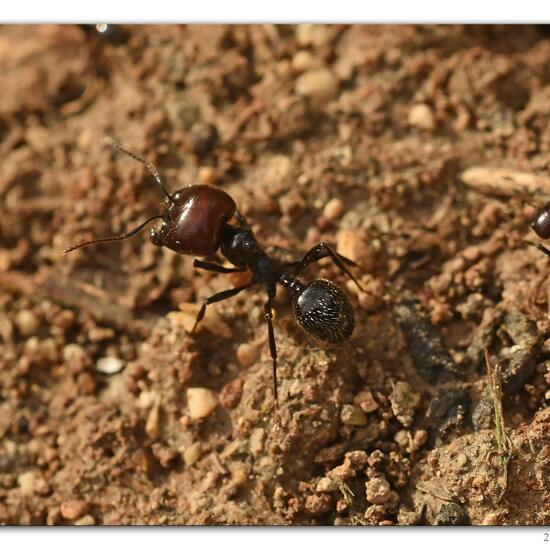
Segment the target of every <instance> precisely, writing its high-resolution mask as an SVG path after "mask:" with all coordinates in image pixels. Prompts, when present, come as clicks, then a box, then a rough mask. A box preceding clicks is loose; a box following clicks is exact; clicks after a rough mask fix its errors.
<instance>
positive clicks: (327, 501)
mask: <svg viewBox="0 0 550 550" xmlns="http://www.w3.org/2000/svg"><path fill="white" fill-rule="evenodd" d="M305 509H306V512H307V513H308V514H310V515H312V516H317V515H320V514H326V513H327V512H330V510H331V509H332V497H331V496H330V495H327V494H326V493H322V494H320V495H309V496H308V497H307V498H306V504H305Z"/></svg>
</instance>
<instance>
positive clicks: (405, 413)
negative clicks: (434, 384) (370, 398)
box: [390, 382, 420, 428]
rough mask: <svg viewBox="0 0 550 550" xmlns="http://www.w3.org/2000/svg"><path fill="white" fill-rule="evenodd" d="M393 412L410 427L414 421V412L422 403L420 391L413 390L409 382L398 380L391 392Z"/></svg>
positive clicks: (402, 422) (404, 424)
mask: <svg viewBox="0 0 550 550" xmlns="http://www.w3.org/2000/svg"><path fill="white" fill-rule="evenodd" d="M390 402H391V408H392V411H393V414H394V415H395V417H396V418H397V420H399V422H400V423H401V424H402V425H403V426H405V427H406V428H408V427H409V426H410V425H411V424H412V422H413V416H414V413H415V411H416V409H417V407H418V405H419V404H420V393H418V392H415V391H413V389H412V387H411V385H410V384H408V383H407V382H396V383H395V384H394V385H393V389H392V393H391V394H390Z"/></svg>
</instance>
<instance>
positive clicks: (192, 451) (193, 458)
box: [183, 441, 202, 466]
mask: <svg viewBox="0 0 550 550" xmlns="http://www.w3.org/2000/svg"><path fill="white" fill-rule="evenodd" d="M201 453H202V449H201V443H200V441H197V442H195V443H193V444H192V445H190V446H189V447H187V448H186V449H185V451H183V461H184V462H185V465H186V466H192V465H193V464H195V462H197V460H198V459H199V458H200V456H201Z"/></svg>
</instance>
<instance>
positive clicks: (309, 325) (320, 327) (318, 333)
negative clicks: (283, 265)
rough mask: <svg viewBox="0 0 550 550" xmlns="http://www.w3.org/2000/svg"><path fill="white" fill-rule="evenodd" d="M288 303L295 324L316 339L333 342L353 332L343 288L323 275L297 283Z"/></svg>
mask: <svg viewBox="0 0 550 550" xmlns="http://www.w3.org/2000/svg"><path fill="white" fill-rule="evenodd" d="M292 305H293V308H294V315H295V317H296V320H297V321H298V323H299V325H300V326H301V327H302V328H303V329H304V330H305V331H307V332H309V333H310V334H311V335H313V336H315V337H316V338H318V339H319V340H323V341H325V342H329V343H331V344H336V343H339V342H344V341H345V340H347V339H348V338H349V337H350V336H351V334H352V333H353V329H354V327H355V319H354V315H353V308H352V307H351V303H350V301H349V299H348V297H347V296H346V294H345V293H344V291H343V290H341V289H340V288H339V287H337V286H336V285H335V284H333V283H332V282H330V281H328V280H327V279H315V280H314V281H311V282H308V283H303V284H301V285H300V287H299V290H297V291H296V292H295V293H294V295H293V299H292Z"/></svg>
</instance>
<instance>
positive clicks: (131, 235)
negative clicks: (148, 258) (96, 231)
mask: <svg viewBox="0 0 550 550" xmlns="http://www.w3.org/2000/svg"><path fill="white" fill-rule="evenodd" d="M158 219H163V217H162V216H153V217H151V218H149V219H148V220H147V221H145V222H143V223H142V224H141V225H138V226H137V227H136V228H135V229H132V231H130V233H126V234H125V235H118V236H117V237H107V238H104V239H96V240H94V241H87V242H85V243H80V244H75V245H73V246H69V248H66V249H65V250H63V254H67V253H68V252H72V251H73V250H76V249H77V248H82V247H83V246H88V245H90V244H99V243H107V242H110V241H122V240H124V239H129V238H130V237H133V236H134V235H135V234H136V233H139V232H140V231H141V230H142V229H143V228H144V227H145V226H146V225H147V224H148V223H149V222H152V221H153V220H158Z"/></svg>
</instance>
